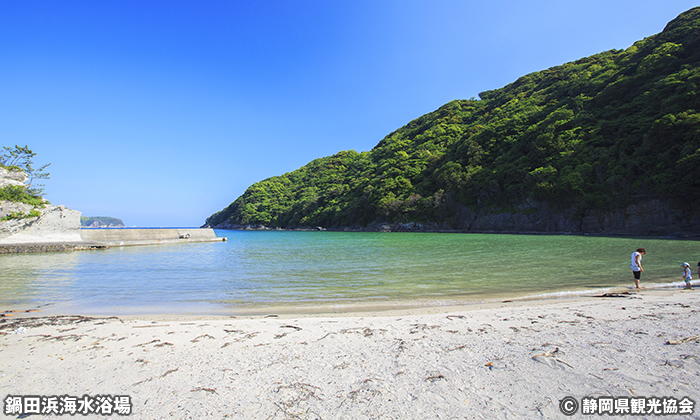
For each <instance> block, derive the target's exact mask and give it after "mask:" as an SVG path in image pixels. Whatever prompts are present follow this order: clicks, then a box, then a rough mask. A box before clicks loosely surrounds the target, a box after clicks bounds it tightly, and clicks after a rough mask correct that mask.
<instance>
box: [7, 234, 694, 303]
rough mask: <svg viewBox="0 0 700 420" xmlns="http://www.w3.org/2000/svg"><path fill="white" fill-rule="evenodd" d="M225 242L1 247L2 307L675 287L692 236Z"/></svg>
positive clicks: (459, 297)
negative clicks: (635, 256)
mask: <svg viewBox="0 0 700 420" xmlns="http://www.w3.org/2000/svg"><path fill="white" fill-rule="evenodd" d="M217 235H218V236H226V237H228V241H227V242H223V243H203V244H174V245H160V246H141V247H123V248H111V249H107V250H95V251H80V252H67V253H47V254H10V255H0V273H2V274H0V278H1V280H2V281H1V282H0V309H5V308H7V309H10V308H19V309H31V308H42V310H44V311H47V312H59V313H66V312H70V313H82V314H105V315H110V314H111V315H124V314H132V313H133V314H144V313H179V314H185V313H190V314H244V313H254V312H260V313H265V311H272V310H275V311H278V312H279V311H285V310H286V311H291V312H294V311H319V310H335V311H344V310H354V309H362V308H364V307H410V306H427V305H451V304H461V303H472V302H483V301H491V300H498V299H506V298H507V299H519V298H523V297H531V296H538V297H541V296H544V297H563V296H575V295H577V294H582V293H601V292H604V291H606V290H611V289H613V288H617V287H624V288H630V287H631V286H632V285H633V280H632V274H631V271H630V269H629V264H630V254H631V253H632V251H634V250H635V249H636V248H639V247H643V248H646V249H647V254H646V255H645V256H644V259H643V261H642V262H643V266H644V269H645V271H644V273H643V275H642V285H643V286H647V287H649V286H652V287H659V286H663V287H676V286H678V287H680V286H681V285H682V281H681V272H682V270H681V268H680V265H681V263H682V262H684V261H687V262H689V263H690V264H691V266H692V267H693V271H694V273H695V272H696V269H695V267H696V266H697V262H698V261H700V247H699V245H700V242H698V241H691V240H672V239H658V238H607V237H593V236H567V235H551V236H550V235H501V234H450V233H435V234H433V233H354V232H352V233H351V232H286V231H223V230H220V231H217Z"/></svg>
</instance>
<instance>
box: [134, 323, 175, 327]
mask: <svg viewBox="0 0 700 420" xmlns="http://www.w3.org/2000/svg"><path fill="white" fill-rule="evenodd" d="M169 326H170V324H157V325H153V324H150V325H132V326H131V328H153V327H169Z"/></svg>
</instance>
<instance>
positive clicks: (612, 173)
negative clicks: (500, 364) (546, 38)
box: [204, 8, 700, 234]
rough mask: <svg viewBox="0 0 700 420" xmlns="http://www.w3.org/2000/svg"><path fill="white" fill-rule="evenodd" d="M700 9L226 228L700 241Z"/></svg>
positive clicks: (402, 132)
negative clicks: (651, 236) (662, 236)
mask: <svg viewBox="0 0 700 420" xmlns="http://www.w3.org/2000/svg"><path fill="white" fill-rule="evenodd" d="M699 28H700V8H693V9H691V10H689V11H687V12H685V13H682V14H681V15H680V16H678V17H677V18H676V19H674V20H673V21H671V22H670V23H669V24H668V25H667V26H666V28H665V29H664V30H663V32H661V33H659V34H657V35H654V36H651V37H648V38H645V39H643V40H641V41H638V42H636V43H634V45H632V46H631V47H629V48H627V49H626V50H611V51H606V52H602V53H600V54H597V55H593V56H590V57H586V58H582V59H580V60H578V61H574V62H571V63H566V64H563V65H561V66H557V67H552V68H549V69H546V70H543V71H538V72H534V73H531V74H528V75H525V76H523V77H521V78H519V79H518V80H516V81H515V82H513V83H511V84H509V85H507V86H505V87H503V88H501V89H496V90H492V91H486V92H482V93H480V94H479V97H480V99H479V100H477V99H469V100H455V101H452V102H449V103H447V104H446V105H444V106H442V107H440V108H439V109H438V110H436V111H434V112H431V113H428V114H426V115H423V116H422V117H420V118H418V119H415V120H413V121H411V122H409V123H408V124H407V125H405V126H404V127H401V128H399V129H398V130H396V131H394V132H393V133H390V134H389V135H387V136H386V137H385V138H384V139H382V140H381V141H380V142H379V144H377V145H376V146H375V147H374V149H372V150H371V151H369V152H362V153H358V152H355V151H354V150H349V151H342V152H339V153H337V154H335V155H333V156H330V157H324V158H320V159H316V160H314V161H312V162H310V163H309V164H307V165H306V166H303V167H302V168H299V169H297V170H295V171H293V172H290V173H286V174H284V175H280V176H274V177H272V178H268V179H265V180H263V181H260V182H257V183H255V184H253V185H251V186H250V187H249V188H248V189H247V190H246V191H245V193H244V194H243V195H241V196H240V197H238V198H237V199H236V200H235V201H233V202H232V203H231V204H230V205H229V206H228V207H226V208H225V209H223V210H221V211H219V212H217V213H215V214H213V215H211V216H210V217H209V218H207V220H206V223H205V225H204V226H210V227H215V228H229V229H236V228H290V229H294V228H304V227H310V228H318V227H322V228H328V229H344V230H348V229H349V230H458V231H467V232H470V231H494V232H510V231H513V232H526V231H527V232H570V233H587V232H596V233H613V234H615V233H620V234H668V233H674V234H675V233H679V234H686V233H687V234H698V233H700V176H698V174H697V172H698V169H699V168H700V100H699V99H698V92H699V91H700V29H699Z"/></svg>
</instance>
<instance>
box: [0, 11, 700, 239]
mask: <svg viewBox="0 0 700 420" xmlns="http://www.w3.org/2000/svg"><path fill="white" fill-rule="evenodd" d="M697 5H698V2H697V1H686V0H665V1H660V0H655V1H648V0H620V1H618V0H587V1H569V0H530V1H515V0H512V1H505V0H492V1H471V0H429V1H428V0H423V1H415V0H393V1H387V0H268V1H265V0H226V1H223V0H221V1H219V0H202V1H179V0H168V1H142V0H139V1H130V0H119V1H112V0H99V1H71V0H62V1H53V0H51V1H36V0H21V1H20V0H14V1H12V0H7V1H1V2H0V146H14V145H16V144H17V145H20V146H24V145H28V146H29V147H30V148H31V149H32V150H34V151H35V152H36V153H37V157H36V159H35V161H36V163H38V164H42V163H51V166H50V167H49V170H50V172H51V179H49V180H47V181H46V182H45V185H46V187H45V189H46V193H47V194H46V197H47V198H48V199H49V200H50V201H51V202H52V203H53V204H62V205H65V206H67V207H70V208H73V209H76V210H79V211H81V212H82V213H83V215H84V216H113V217H118V218H121V219H122V220H124V222H125V223H126V225H127V226H199V225H201V224H203V223H204V220H205V219H206V217H208V216H209V215H210V214H212V213H214V212H216V211H218V210H221V209H222V208H224V207H225V206H227V205H228V204H229V203H230V202H232V201H233V200H234V199H236V197H238V196H239V195H240V194H242V193H243V192H244V191H245V189H246V188H247V187H248V186H249V185H251V184H252V183H254V182H256V181H260V180H262V179H265V178H268V177H271V176H274V175H280V174H283V173H285V172H290V171H293V170H294V169H297V168H299V167H301V166H303V165H305V164H306V163H308V162H310V161H311V160H313V159H316V158H319V157H323V156H329V155H332V154H334V153H337V152H339V151H341V150H349V149H354V150H357V151H366V150H370V149H372V148H373V147H374V146H375V145H376V144H377V143H378V142H379V141H380V140H381V139H382V138H383V137H384V136H385V135H387V134H389V133H390V132H392V131H394V130H396V129H397V128H399V127H401V126H403V125H405V124H407V123H408V122H409V121H411V120H413V119H415V118H418V117H420V116H421V115H423V114H426V113H428V112H431V111H433V110H435V109H437V108H438V107H440V106H441V105H443V104H445V103H447V102H449V101H451V100H454V99H468V98H471V97H478V94H479V92H482V91H485V90H491V89H497V88H500V87H503V86H505V85H507V84H508V83H511V82H513V81H515V80H516V79H517V78H518V77H520V76H523V75H525V74H527V73H530V72H533V71H538V70H543V69H546V68H548V67H552V66H556V65H559V64H563V63H565V62H569V61H573V60H576V59H579V58H582V57H586V56H589V55H592V54H596V53H599V52H602V51H606V50H610V49H624V48H627V47H629V46H630V45H632V44H633V43H634V42H635V41H637V40H639V39H642V38H644V37H647V36H651V35H654V34H656V33H658V32H661V31H662V30H663V28H664V26H665V25H666V23H667V22H668V21H670V20H672V19H673V18H675V17H676V16H678V14H680V13H681V12H683V11H686V10H688V9H690V8H692V7H695V6H697Z"/></svg>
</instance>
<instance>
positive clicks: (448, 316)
mask: <svg viewBox="0 0 700 420" xmlns="http://www.w3.org/2000/svg"><path fill="white" fill-rule="evenodd" d="M445 318H447V319H449V320H450V321H452V320H453V319H454V318H457V319H464V318H466V316H464V315H447V316H446V317H445Z"/></svg>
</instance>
